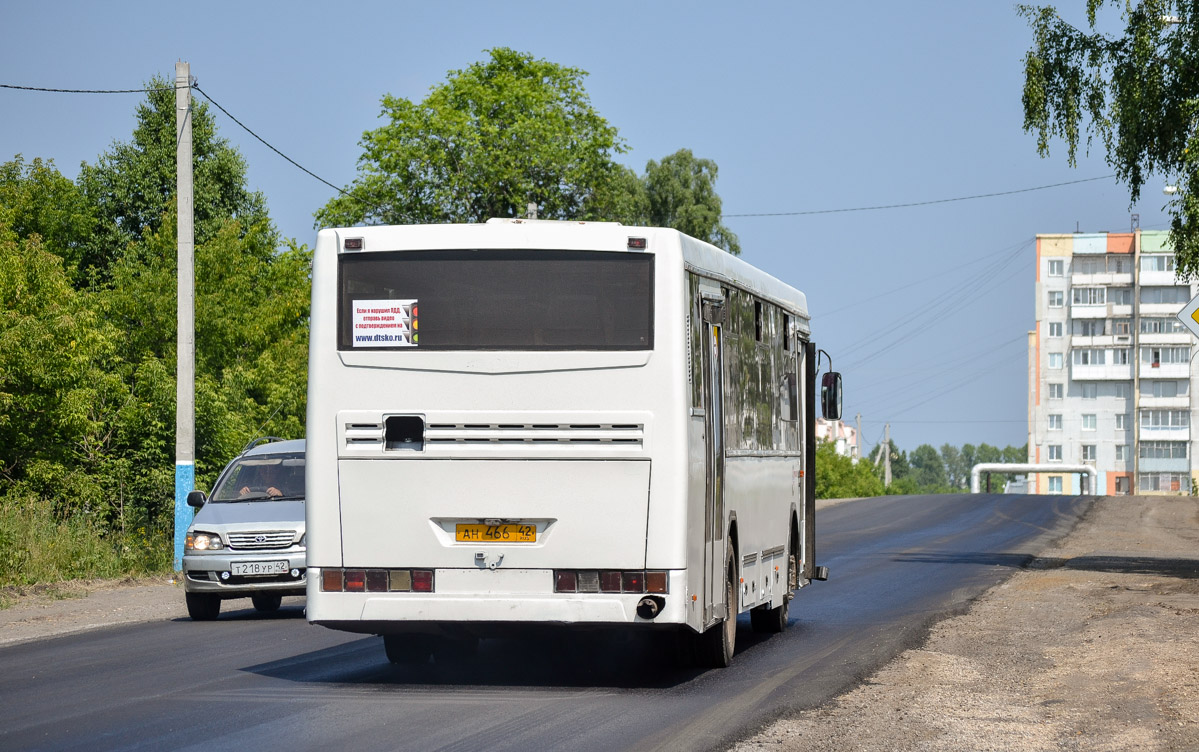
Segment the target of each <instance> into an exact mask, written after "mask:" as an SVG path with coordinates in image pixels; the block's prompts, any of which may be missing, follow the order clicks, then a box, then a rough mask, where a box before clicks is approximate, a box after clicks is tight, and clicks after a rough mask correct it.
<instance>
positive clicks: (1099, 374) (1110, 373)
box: [1070, 363, 1164, 381]
mask: <svg viewBox="0 0 1199 752" xmlns="http://www.w3.org/2000/svg"><path fill="white" fill-rule="evenodd" d="M1070 378H1071V379H1073V380H1075V381H1132V366H1131V365H1129V364H1128V363H1120V364H1116V363H1104V364H1102V365H1093V366H1092V365H1088V366H1080V365H1075V364H1074V363H1071V364H1070ZM1163 378H1164V377H1163Z"/></svg>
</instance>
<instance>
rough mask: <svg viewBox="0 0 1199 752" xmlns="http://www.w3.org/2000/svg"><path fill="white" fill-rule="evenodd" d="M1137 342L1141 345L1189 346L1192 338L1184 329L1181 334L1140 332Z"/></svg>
mask: <svg viewBox="0 0 1199 752" xmlns="http://www.w3.org/2000/svg"><path fill="white" fill-rule="evenodd" d="M1137 341H1138V342H1140V343H1141V344H1142V345H1189V344H1191V342H1193V341H1194V337H1192V336H1191V333H1190V332H1188V331H1186V330H1185V329H1184V330H1183V331H1181V332H1156V333H1153V334H1149V333H1146V332H1142V333H1141V336H1140V337H1138V338H1137Z"/></svg>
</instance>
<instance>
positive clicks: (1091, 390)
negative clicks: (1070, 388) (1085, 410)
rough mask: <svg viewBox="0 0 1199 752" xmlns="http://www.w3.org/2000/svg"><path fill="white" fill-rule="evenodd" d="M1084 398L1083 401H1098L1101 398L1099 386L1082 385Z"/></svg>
mask: <svg viewBox="0 0 1199 752" xmlns="http://www.w3.org/2000/svg"><path fill="white" fill-rule="evenodd" d="M1082 398H1083V399H1098V398H1099V385H1098V384H1083V385H1082Z"/></svg>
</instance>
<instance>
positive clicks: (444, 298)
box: [337, 249, 654, 350]
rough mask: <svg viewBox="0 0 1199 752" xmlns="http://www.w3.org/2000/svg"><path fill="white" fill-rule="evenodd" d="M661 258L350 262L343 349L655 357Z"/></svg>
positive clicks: (414, 256) (438, 255) (472, 254)
mask: <svg viewBox="0 0 1199 752" xmlns="http://www.w3.org/2000/svg"><path fill="white" fill-rule="evenodd" d="M653 290H654V257H653V256H652V255H648V254H639V253H638V254H634V253H611V252H601V251H540V250H511V249H505V250H460V251H459V250H454V251H403V252H399V251H383V252H378V253H361V254H359V253H353V254H345V255H343V256H341V258H340V266H339V269H338V327H337V347H338V349H340V350H380V349H382V350H403V349H409V350H650V349H652V348H653V345H654V331H653V321H654V316H653V312H654V295H653Z"/></svg>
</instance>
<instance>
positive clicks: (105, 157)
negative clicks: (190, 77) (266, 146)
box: [79, 77, 269, 279]
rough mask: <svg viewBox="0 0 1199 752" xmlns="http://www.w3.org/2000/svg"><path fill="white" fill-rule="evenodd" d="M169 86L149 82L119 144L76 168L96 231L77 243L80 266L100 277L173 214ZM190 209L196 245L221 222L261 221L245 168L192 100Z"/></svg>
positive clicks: (258, 197) (262, 204)
mask: <svg viewBox="0 0 1199 752" xmlns="http://www.w3.org/2000/svg"><path fill="white" fill-rule="evenodd" d="M174 86H175V82H174V81H173V80H170V81H168V80H167V79H165V78H161V77H155V78H153V79H151V80H150V81H149V83H148V84H147V86H146V88H148V89H151V91H149V92H148V93H147V96H146V101H144V102H143V103H141V104H140V105H138V108H137V126H136V127H135V128H134V130H133V138H132V140H131V141H129V142H127V143H120V142H117V143H114V144H113V145H112V147H111V148H110V149H109V150H108V151H107V152H105V153H104V154H102V155H100V157H99V159H98V160H97V161H96V164H94V165H89V164H86V163H85V164H84V165H83V166H82V167H81V169H80V172H79V188H80V190H81V191H82V192H83V194H84V196H86V198H87V200H88V201H89V202H90V204H91V205H92V206H93V207H94V209H95V213H96V215H97V218H98V224H97V228H96V232H95V233H94V235H93V237H92V238H91V239H90V240H88V241H86V242H85V243H84V246H85V248H84V252H83V258H82V259H81V260H80V261H81V264H82V265H83V266H84V267H90V268H92V269H94V270H95V273H96V274H97V275H98V276H99V277H100V278H101V279H104V278H106V272H107V270H108V267H109V266H110V265H111V264H112V263H113V262H114V261H115V260H116V259H117V258H119V257H120V256H121V254H123V253H124V252H125V250H126V248H127V247H128V246H129V244H131V243H136V242H139V241H142V240H144V239H146V238H147V237H148V236H149V235H152V234H154V233H156V232H159V231H160V230H161V229H162V223H163V218H164V217H165V216H166V215H167V214H168V213H169V212H173V211H174V208H175V192H176V171H175V151H176V143H177V142H176V138H177V136H176V129H175V90H174ZM191 120H192V173H193V174H192V203H193V213H194V217H195V242H196V244H197V245H200V244H202V243H205V242H207V241H208V240H210V239H211V238H213V237H214V236H215V235H216V234H217V233H218V232H219V231H220V230H221V228H223V227H224V226H225V224H226V223H227V222H228V221H229V220H238V221H239V222H240V223H241V226H242V228H243V229H247V230H248V229H249V228H251V227H255V226H258V225H260V224H262V223H264V222H268V221H269V220H268V217H267V213H266V200H265V199H264V198H263V196H262V194H261V193H258V192H257V191H250V190H249V189H248V188H247V187H246V162H245V159H244V158H242V156H241V154H239V153H238V152H237V150H236V149H234V148H233V147H232V146H230V145H229V142H228V141H227V140H226V139H223V138H221V137H219V136H218V135H217V128H216V122H215V121H214V120H213V117H212V114H211V113H210V112H209V109H208V105H207V104H206V103H205V102H203V101H202V100H195V99H193V100H192V111H191Z"/></svg>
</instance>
